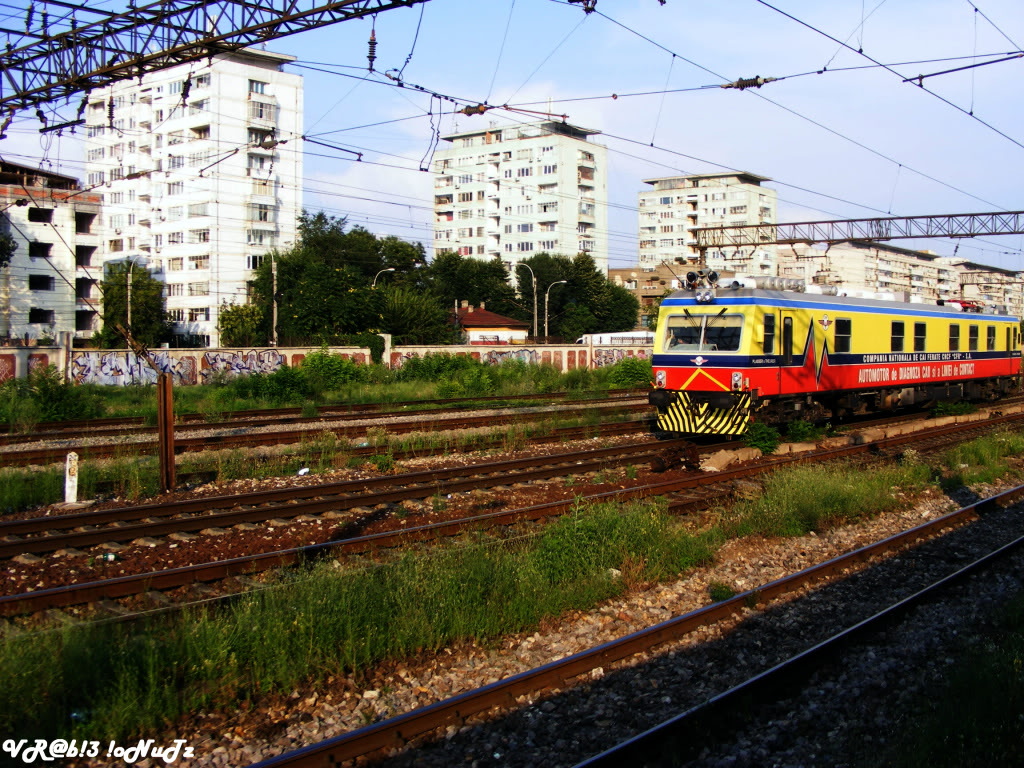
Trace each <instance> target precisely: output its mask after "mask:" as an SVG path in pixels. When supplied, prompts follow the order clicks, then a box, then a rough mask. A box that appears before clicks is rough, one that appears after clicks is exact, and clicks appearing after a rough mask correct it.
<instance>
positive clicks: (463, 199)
mask: <svg viewBox="0 0 1024 768" xmlns="http://www.w3.org/2000/svg"><path fill="white" fill-rule="evenodd" d="M459 202H460V203H471V202H473V193H472V192H459Z"/></svg>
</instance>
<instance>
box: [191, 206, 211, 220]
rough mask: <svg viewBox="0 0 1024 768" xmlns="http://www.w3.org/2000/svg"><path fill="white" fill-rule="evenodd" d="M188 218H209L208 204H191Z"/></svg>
mask: <svg viewBox="0 0 1024 768" xmlns="http://www.w3.org/2000/svg"><path fill="white" fill-rule="evenodd" d="M188 215H189V218H191V217H194V216H209V215H210V204H209V203H192V204H191V205H190V206H189V207H188Z"/></svg>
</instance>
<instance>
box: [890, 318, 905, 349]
mask: <svg viewBox="0 0 1024 768" xmlns="http://www.w3.org/2000/svg"><path fill="white" fill-rule="evenodd" d="M892 351H893V352H902V351H903V322H902V321H901V320H893V323H892Z"/></svg>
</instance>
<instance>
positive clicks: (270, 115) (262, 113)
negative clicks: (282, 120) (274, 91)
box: [249, 101, 277, 121]
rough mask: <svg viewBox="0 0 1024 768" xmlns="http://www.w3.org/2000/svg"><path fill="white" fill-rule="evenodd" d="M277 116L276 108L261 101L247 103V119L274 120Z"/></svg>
mask: <svg viewBox="0 0 1024 768" xmlns="http://www.w3.org/2000/svg"><path fill="white" fill-rule="evenodd" d="M276 116H277V106H276V105H274V104H267V103H266V102H263V101H250V102H249V118H250V119H252V120H270V121H272V120H274V119H275V118H276Z"/></svg>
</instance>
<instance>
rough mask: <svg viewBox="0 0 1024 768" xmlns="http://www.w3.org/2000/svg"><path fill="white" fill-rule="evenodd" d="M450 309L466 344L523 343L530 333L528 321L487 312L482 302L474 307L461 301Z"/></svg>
mask: <svg viewBox="0 0 1024 768" xmlns="http://www.w3.org/2000/svg"><path fill="white" fill-rule="evenodd" d="M452 311H453V314H454V319H455V323H456V325H458V326H459V328H460V329H461V330H462V333H463V336H464V338H465V343H467V344H525V343H526V338H527V336H529V334H530V324H529V323H527V322H524V321H523V320H513V319H512V318H511V317H504V316H502V315H499V314H496V313H494V312H489V311H488V310H487V309H486V307H485V306H484V304H483V302H481V303H480V306H479V307H474V306H472V305H470V303H469V302H468V301H463V302H462V306H460V307H459V308H457V309H455V310H452Z"/></svg>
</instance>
